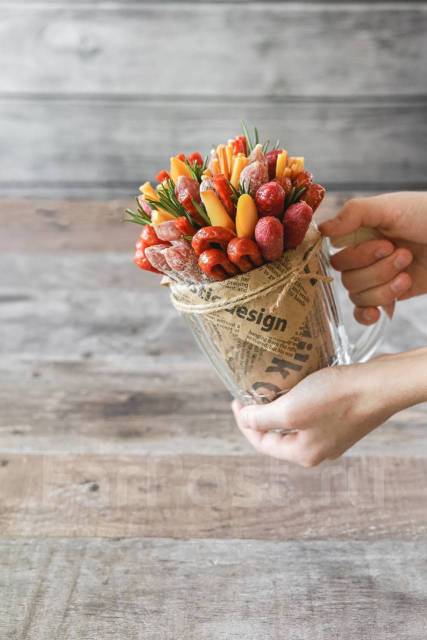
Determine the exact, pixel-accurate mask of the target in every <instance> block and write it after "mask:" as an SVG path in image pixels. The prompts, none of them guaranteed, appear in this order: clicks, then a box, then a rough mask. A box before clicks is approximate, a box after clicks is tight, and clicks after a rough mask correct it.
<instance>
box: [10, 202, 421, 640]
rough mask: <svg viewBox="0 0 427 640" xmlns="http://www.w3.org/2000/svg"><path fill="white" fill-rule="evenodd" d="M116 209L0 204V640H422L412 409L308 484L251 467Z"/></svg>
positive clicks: (394, 342) (416, 305)
mask: <svg viewBox="0 0 427 640" xmlns="http://www.w3.org/2000/svg"><path fill="white" fill-rule="evenodd" d="M346 195H348V194H339V195H335V196H330V197H329V199H328V200H327V202H326V203H325V205H324V209H325V211H334V210H335V209H336V208H337V206H338V204H339V202H340V201H342V199H343V198H344V197H346ZM125 204H126V203H124V202H106V203H95V202H51V201H39V202H29V201H2V202H1V203H0V314H1V341H0V350H1V359H0V405H1V414H0V638H2V639H3V638H5V639H6V638H7V639H8V640H9V639H11V640H12V639H14V640H15V639H16V640H18V639H19V640H21V639H22V640H27V639H31V640H57V639H58V640H82V639H84V640H92V639H96V640H110V639H111V640H113V639H114V640H122V639H123V640H124V639H126V640H134V639H135V640H136V639H138V640H139V639H142V638H144V639H145V638H149V639H150V640H151V639H152V640H166V639H167V640H169V639H170V640H180V639H184V638H185V639H186V640H205V639H212V640H214V639H215V640H217V639H219V638H221V639H222V638H224V639H229V638H239V639H244V640H252V639H253V640H265V639H266V640H269V639H282V638H286V639H289V640H306V639H307V640H312V639H316V640H317V639H323V638H325V639H326V638H327V639H328V640H333V639H338V638H339V639H341V638H346V640H351V639H355V640H356V639H357V640H359V639H360V638H364V639H371V638H372V639H374V638H375V640H378V639H383V638H387V639H388V638H390V639H393V640H395V639H396V638H405V640H406V639H409V638H410V639H411V640H412V639H419V640H421V639H422V640H425V638H426V633H427V627H426V615H425V614H426V609H427V572H426V569H427V557H426V541H427V508H426V497H427V437H426V433H427V432H426V427H427V408H426V406H424V405H420V406H417V407H414V408H412V409H410V410H408V411H405V412H402V413H400V414H398V415H396V416H395V417H393V419H391V420H390V421H389V422H388V423H387V424H386V425H384V426H383V427H381V428H380V429H378V430H377V431H375V432H374V433H372V434H371V435H370V436H369V437H367V438H366V439H365V440H364V441H363V442H361V443H359V444H358V445H357V446H355V447H354V448H353V449H352V450H351V451H350V452H348V454H347V455H346V456H345V457H343V458H342V459H340V460H337V461H335V462H333V463H328V464H325V465H321V466H319V467H316V468H314V469H300V468H297V467H294V466H292V465H289V464H286V463H283V462H278V461H274V460H270V459H267V458H264V457H261V456H259V455H257V454H255V452H253V451H252V450H251V449H250V447H249V445H248V444H247V443H246V442H245V441H244V440H243V439H242V437H241V436H240V434H239V432H238V431H237V429H236V428H235V426H234V424H233V420H232V418H231V416H230V410H229V402H230V398H229V396H228V394H227V392H226V391H225V390H224V389H223V387H222V385H221V383H220V382H219V381H218V380H217V379H216V376H215V374H214V373H213V371H211V369H210V367H209V365H208V363H207V362H206V361H205V360H204V357H203V356H202V355H201V354H200V353H199V352H198V350H197V348H196V346H195V345H194V343H193V340H192V338H191V336H190V335H189V333H188V331H187V329H186V327H185V325H184V323H183V321H182V320H181V319H180V318H179V317H177V315H176V313H175V312H174V310H173V309H172V307H171V305H170V304H169V302H168V299H167V298H168V294H167V291H165V290H163V289H161V288H160V287H159V286H158V280H157V279H156V278H155V277H154V276H151V275H150V274H144V273H142V272H140V271H139V270H138V269H136V268H135V267H134V266H133V265H132V263H131V253H132V245H133V241H134V237H135V236H136V235H137V229H136V228H135V227H133V226H132V225H124V224H122V223H121V219H122V210H123V208H124V206H125ZM426 311H427V303H426V301H425V300H422V299H418V300H414V301H412V302H411V303H406V304H404V305H402V306H401V308H399V309H398V311H397V314H396V318H395V320H394V322H393V324H392V327H391V328H390V330H389V332H388V335H387V337H386V341H385V344H384V348H385V349H386V350H390V351H391V350H399V349H405V348H409V347H412V346H413V347H416V346H421V345H423V344H425V343H426V333H427V331H426V324H425V317H426Z"/></svg>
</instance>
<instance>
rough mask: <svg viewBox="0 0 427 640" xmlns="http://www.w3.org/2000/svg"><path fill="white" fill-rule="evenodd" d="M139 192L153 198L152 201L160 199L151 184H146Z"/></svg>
mask: <svg viewBox="0 0 427 640" xmlns="http://www.w3.org/2000/svg"><path fill="white" fill-rule="evenodd" d="M139 190H140V192H141V193H142V195H143V196H148V197H149V198H151V200H158V199H159V196H158V195H157V191H156V190H155V189H154V188H153V186H152V184H151V183H150V182H144V184H142V185H141V186H140V187H139Z"/></svg>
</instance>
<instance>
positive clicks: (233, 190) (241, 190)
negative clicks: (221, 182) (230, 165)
mask: <svg viewBox="0 0 427 640" xmlns="http://www.w3.org/2000/svg"><path fill="white" fill-rule="evenodd" d="M228 184H229V185H230V189H231V199H232V200H233V202H234V204H237V201H238V199H239V198H240V196H242V195H243V194H244V193H247V194H249V192H250V188H251V183H250V180H249V184H248V186H247V187H246V186H245V185H244V184H242V183H241V182H239V186H238V188H237V189H236V187H234V186H233V185H232V184H231V182H230V181H229V182H228Z"/></svg>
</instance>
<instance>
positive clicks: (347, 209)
mask: <svg viewBox="0 0 427 640" xmlns="http://www.w3.org/2000/svg"><path fill="white" fill-rule="evenodd" d="M389 225H390V216H389V208H388V206H387V200H386V199H385V198H384V197H381V196H374V197H372V198H354V199H352V200H348V201H347V202H346V203H345V205H344V207H343V208H342V209H341V211H340V212H339V214H338V215H337V216H336V217H335V218H333V219H332V220H327V221H326V222H324V223H323V224H321V225H320V226H319V229H320V231H321V233H322V234H323V235H325V236H329V237H330V238H335V237H337V236H343V235H346V234H348V233H352V232H353V231H356V229H359V227H376V228H383V229H384V228H385V229H387V227H389Z"/></svg>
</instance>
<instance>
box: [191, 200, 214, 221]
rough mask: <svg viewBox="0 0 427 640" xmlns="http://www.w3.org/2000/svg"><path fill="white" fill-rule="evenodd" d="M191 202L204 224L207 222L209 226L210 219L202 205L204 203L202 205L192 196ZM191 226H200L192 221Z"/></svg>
mask: <svg viewBox="0 0 427 640" xmlns="http://www.w3.org/2000/svg"><path fill="white" fill-rule="evenodd" d="M191 202H192V203H193V207H194V208H195V210H196V211H197V213H198V214H199V216H200V217H201V218H202V219H203V220H204V221H205V222H206V224H208V225H209V226H210V225H211V221H210V219H209V216H208V213H207V211H206V209H205V207H204V205H202V204H201V203H200V202H197V200H194V198H191ZM192 225H193V226H197V227H198V226H200V225H198V224H195V223H194V222H193V223H192Z"/></svg>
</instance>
